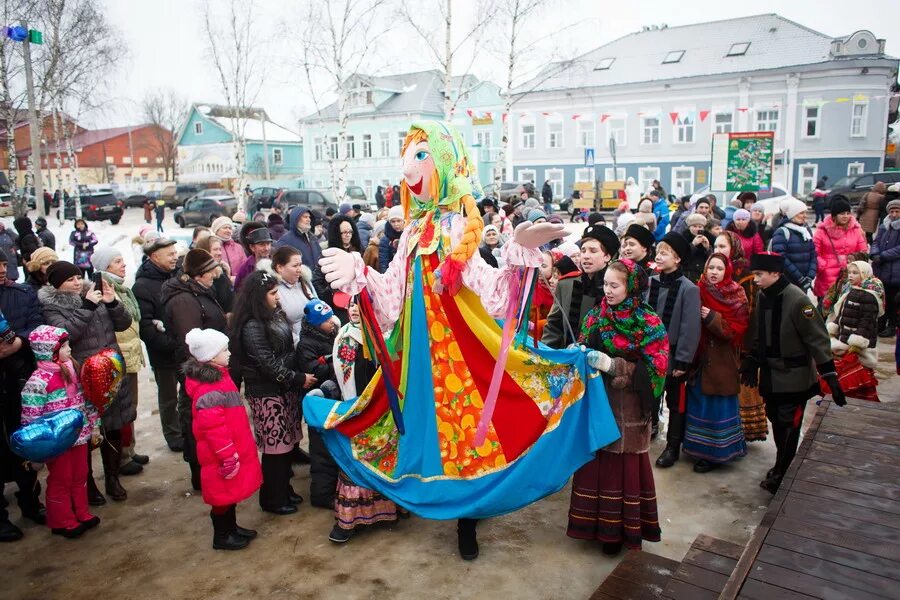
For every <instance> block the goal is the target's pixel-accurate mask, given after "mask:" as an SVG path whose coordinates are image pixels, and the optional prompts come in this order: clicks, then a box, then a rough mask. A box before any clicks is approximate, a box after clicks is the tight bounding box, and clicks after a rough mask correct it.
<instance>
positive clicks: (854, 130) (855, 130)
mask: <svg viewBox="0 0 900 600" xmlns="http://www.w3.org/2000/svg"><path fill="white" fill-rule="evenodd" d="M857 106H860V107H862V111H861V114H859V115H857V114H856V107H857ZM868 121H869V101H868V100H854V101H853V105H852V106H851V107H850V137H852V138H864V137H866V126H867V125H868ZM857 124H858V126H857V127H854V125H857Z"/></svg>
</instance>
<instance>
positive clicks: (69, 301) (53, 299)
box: [38, 284, 90, 310]
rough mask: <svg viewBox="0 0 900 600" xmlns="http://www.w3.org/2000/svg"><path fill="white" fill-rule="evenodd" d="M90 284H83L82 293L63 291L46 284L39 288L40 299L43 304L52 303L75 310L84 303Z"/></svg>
mask: <svg viewBox="0 0 900 600" xmlns="http://www.w3.org/2000/svg"><path fill="white" fill-rule="evenodd" d="M89 287H90V286H89V285H88V284H84V285H82V288H81V293H80V294H73V293H71V292H61V291H59V290H58V289H56V288H55V287H53V286H52V285H45V286H43V287H42V288H40V289H39V290H38V300H39V301H40V303H41V305H44V304H50V305H52V306H58V307H59V308H61V309H63V310H75V309H78V308H81V307H82V306H83V305H84V294H85V293H86V292H87V291H88V289H89Z"/></svg>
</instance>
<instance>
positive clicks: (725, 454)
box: [684, 253, 750, 473]
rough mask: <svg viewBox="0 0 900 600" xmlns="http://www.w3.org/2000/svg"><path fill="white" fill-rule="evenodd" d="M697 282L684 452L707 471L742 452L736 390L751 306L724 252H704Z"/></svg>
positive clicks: (699, 470) (697, 467)
mask: <svg viewBox="0 0 900 600" xmlns="http://www.w3.org/2000/svg"><path fill="white" fill-rule="evenodd" d="M698 287H699V288H700V303H701V304H700V318H701V319H702V323H703V333H702V335H701V339H700V348H699V349H698V355H699V363H700V370H699V373H697V375H696V376H695V380H694V382H693V384H692V385H691V386H690V387H689V388H688V403H687V425H686V428H685V434H684V453H685V454H687V455H689V456H693V457H694V458H697V459H698V461H697V463H696V464H695V465H694V471H695V472H697V473H707V472H709V471H712V470H713V469H715V468H716V467H718V466H719V465H722V464H724V463H726V462H728V461H730V460H732V459H735V458H738V457H741V456H744V455H745V454H747V444H746V442H744V432H743V430H742V428H741V418H740V409H739V403H738V393H739V392H740V391H741V386H740V380H741V378H740V366H741V346H742V344H743V341H744V334H745V333H746V331H747V327H749V325H750V310H749V309H748V307H747V294H746V293H744V289H743V288H742V287H741V286H740V284H738V283H737V282H736V281H735V280H734V278H733V269H732V266H731V261H730V260H728V257H726V256H725V255H724V254H718V253H714V254H713V255H712V256H710V257H709V259H708V260H707V261H706V268H705V269H704V271H703V275H702V276H701V277H700V282H699V283H698Z"/></svg>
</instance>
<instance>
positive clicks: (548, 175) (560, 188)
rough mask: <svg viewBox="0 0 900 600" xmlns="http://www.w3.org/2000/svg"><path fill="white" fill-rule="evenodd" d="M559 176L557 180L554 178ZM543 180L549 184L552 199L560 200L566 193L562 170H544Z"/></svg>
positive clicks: (564, 176) (564, 173) (564, 174)
mask: <svg viewBox="0 0 900 600" xmlns="http://www.w3.org/2000/svg"><path fill="white" fill-rule="evenodd" d="M556 175H559V178H558V179H557V178H556V177H555V176H556ZM544 179H546V180H547V181H549V182H550V188H551V189H552V190H553V198H554V199H556V198H562V197H563V196H564V195H565V193H566V172H565V170H563V169H544Z"/></svg>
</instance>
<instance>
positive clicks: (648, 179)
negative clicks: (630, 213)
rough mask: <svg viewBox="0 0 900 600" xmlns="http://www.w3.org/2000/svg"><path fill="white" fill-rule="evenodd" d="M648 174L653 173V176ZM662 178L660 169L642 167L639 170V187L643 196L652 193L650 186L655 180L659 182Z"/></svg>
mask: <svg viewBox="0 0 900 600" xmlns="http://www.w3.org/2000/svg"><path fill="white" fill-rule="evenodd" d="M648 173H652V174H653V175H652V176H649V175H647V174H648ZM660 176H661V172H660V169H659V167H640V168H638V182H637V183H638V187H639V188H640V190H641V193H642V194H646V193H647V192H649V191H650V184H651V183H653V180H654V179H656V180H659V178H660Z"/></svg>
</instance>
